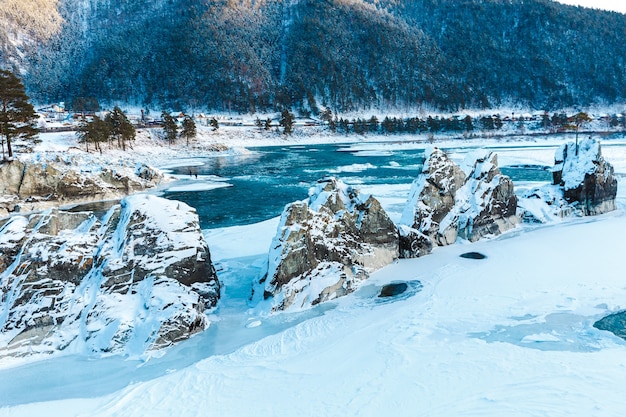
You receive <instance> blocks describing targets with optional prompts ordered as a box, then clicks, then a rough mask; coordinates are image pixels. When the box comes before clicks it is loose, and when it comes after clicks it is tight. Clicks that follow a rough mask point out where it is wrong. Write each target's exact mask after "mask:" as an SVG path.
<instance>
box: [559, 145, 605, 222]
mask: <svg viewBox="0 0 626 417" xmlns="http://www.w3.org/2000/svg"><path fill="white" fill-rule="evenodd" d="M554 159H555V162H554V168H553V170H552V175H553V184H555V185H558V186H560V187H561V189H562V190H563V197H564V198H565V200H567V202H569V203H570V204H574V205H575V206H576V208H578V209H580V210H581V211H582V214H583V215H585V216H589V215H597V214H602V213H607V212H609V211H613V210H615V196H616V195H617V179H616V178H615V176H614V171H613V166H612V165H611V164H610V163H609V162H607V161H606V160H605V159H604V157H603V156H602V152H601V150H600V142H598V141H596V140H595V139H592V138H589V139H584V140H582V141H580V143H579V144H578V145H576V144H575V143H573V142H570V143H566V144H563V145H561V146H559V148H558V149H557V151H556V154H555V157H554Z"/></svg>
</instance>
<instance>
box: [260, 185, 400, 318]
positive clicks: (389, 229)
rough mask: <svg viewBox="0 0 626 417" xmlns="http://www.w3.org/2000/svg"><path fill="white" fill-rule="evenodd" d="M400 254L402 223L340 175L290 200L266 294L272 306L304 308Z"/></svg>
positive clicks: (349, 286) (350, 285)
mask: <svg viewBox="0 0 626 417" xmlns="http://www.w3.org/2000/svg"><path fill="white" fill-rule="evenodd" d="M396 258H398V229H397V227H396V226H395V224H394V223H393V222H392V221H391V219H390V218H389V217H388V216H387V214H386V213H385V211H384V210H383V209H382V207H381V206H380V203H379V202H378V200H376V199H375V198H374V197H372V196H361V195H360V194H359V192H358V191H357V190H356V189H354V188H352V187H350V186H347V185H346V184H344V183H342V182H341V181H338V180H337V179H335V178H330V179H327V180H323V181H321V182H320V183H319V185H318V186H317V187H315V188H313V189H312V190H311V192H310V197H309V199H308V200H306V201H299V202H295V203H291V204H289V205H288V206H287V207H286V208H285V210H284V212H283V214H282V217H281V220H280V224H279V227H278V231H277V234H276V236H275V237H274V240H273V242H272V248H271V251H270V256H269V266H268V273H267V277H266V278H265V285H264V293H265V298H270V297H273V309H274V310H284V309H287V308H290V307H292V306H293V307H294V308H305V307H307V306H310V305H315V304H318V303H320V302H323V301H327V300H330V299H333V298H336V297H340V296H342V295H345V294H348V293H350V292H352V291H354V290H355V289H356V287H357V285H358V283H359V282H360V281H362V280H364V279H366V278H368V276H369V272H370V271H372V270H376V269H379V268H382V267H383V266H385V265H388V264H389V263H391V262H393V261H394V260H395V259H396Z"/></svg>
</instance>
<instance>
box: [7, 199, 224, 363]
mask: <svg viewBox="0 0 626 417" xmlns="http://www.w3.org/2000/svg"><path fill="white" fill-rule="evenodd" d="M0 252H2V254H3V256H2V257H0V299H1V303H0V357H2V356H23V355H28V354H36V353H54V352H57V351H59V350H62V349H67V350H68V351H71V352H81V353H93V352H96V353H103V352H110V353H121V354H126V355H131V356H137V355H141V354H143V353H144V352H145V351H146V350H147V349H158V348H161V347H165V346H168V345H170V344H172V343H174V342H176V341H179V340H182V339H185V338H188V337H190V336H191V335H192V334H194V333H196V332H199V331H201V330H203V329H205V328H206V327H207V326H208V325H209V322H208V319H207V317H206V316H205V314H204V312H205V310H206V309H207V308H210V307H213V306H215V305H216V303H217V300H218V298H219V291H220V286H219V282H218V280H217V277H216V274H215V270H214V268H213V265H212V263H211V259H210V254H209V249H208V247H207V244H206V242H205V241H204V238H203V236H202V233H201V230H200V227H199V223H198V217H197V215H196V213H195V210H194V209H193V208H191V207H189V206H187V205H186V204H184V203H180V202H177V201H169V200H165V199H162V198H159V197H155V196H148V195H136V196H132V197H128V198H126V199H124V200H122V201H121V203H120V204H119V205H116V206H114V207H113V208H111V209H110V210H109V211H108V213H107V214H106V215H105V216H104V217H103V218H102V219H97V218H96V217H95V216H94V215H93V214H92V213H90V212H81V213H69V212H63V211H59V210H57V209H51V210H48V211H47V212H45V213H42V214H33V215H30V216H29V217H25V216H17V215H16V216H13V217H11V218H8V219H5V220H2V221H0Z"/></svg>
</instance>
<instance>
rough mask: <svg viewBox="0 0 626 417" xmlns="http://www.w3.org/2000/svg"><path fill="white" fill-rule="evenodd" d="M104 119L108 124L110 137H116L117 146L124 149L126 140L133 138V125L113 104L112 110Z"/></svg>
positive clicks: (134, 133)
mask: <svg viewBox="0 0 626 417" xmlns="http://www.w3.org/2000/svg"><path fill="white" fill-rule="evenodd" d="M104 120H105V122H106V123H107V124H108V125H109V129H110V137H111V138H113V139H116V140H117V146H118V147H120V148H122V150H124V151H125V150H126V142H130V141H131V140H135V135H136V132H135V127H134V126H133V125H132V123H130V121H129V120H128V118H127V117H126V115H125V114H124V112H123V111H122V109H120V108H119V107H118V106H115V107H114V108H113V111H112V112H111V113H109V114H107V116H106V118H105V119H104ZM131 148H132V146H131Z"/></svg>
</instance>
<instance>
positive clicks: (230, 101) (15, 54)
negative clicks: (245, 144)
mask: <svg viewBox="0 0 626 417" xmlns="http://www.w3.org/2000/svg"><path fill="white" fill-rule="evenodd" d="M37 1H39V0H27V1H26V3H29V2H35V3H36V2H37ZM9 3H10V2H9ZM46 4H48V5H49V4H53V5H56V8H57V11H58V15H54V16H55V17H54V19H53V21H48V22H46V19H48V20H50V17H49V16H50V13H44V15H43V16H39V17H37V16H35V17H33V19H34V21H37V22H38V24H37V25H33V26H32V27H34V29H29V30H27V31H25V32H24V29H23V28H24V27H25V26H24V25H19V24H18V25H15V24H13V25H11V24H8V23H12V22H13V23H15V22H14V21H15V19H16V17H15V16H12V15H11V14H10V13H3V11H2V10H1V9H0V19H1V20H4V21H5V23H6V22H8V23H7V24H4V25H2V26H1V27H3V28H6V29H0V32H2V31H3V30H4V33H0V43H1V45H0V53H1V54H2V55H1V56H0V67H3V68H8V69H11V70H18V71H19V72H20V73H21V74H22V77H23V80H24V83H25V85H26V87H27V90H28V93H29V95H30V96H31V97H32V98H33V100H35V101H37V102H56V101H65V102H66V103H69V104H70V105H71V103H74V102H77V103H78V102H80V103H84V102H85V101H94V99H95V101H96V102H100V103H105V104H106V103H109V104H111V103H119V102H123V103H131V104H136V105H140V106H145V107H147V108H153V109H161V108H172V109H181V110H184V109H188V108H193V109H210V110H215V111H238V112H255V111H276V110H280V109H283V108H292V109H294V110H299V111H303V112H312V113H316V112H317V111H319V110H320V109H321V108H322V107H324V108H330V109H332V110H333V111H338V112H345V111H352V110H365V109H370V108H418V107H420V106H428V107H430V108H437V109H442V110H457V109H461V108H492V107H498V106H504V105H520V106H527V107H529V108H534V109H543V110H546V111H551V110H555V109H560V108H564V107H570V106H587V105H592V104H613V103H620V102H623V101H624V99H626V62H625V61H626V15H622V14H619V13H613V12H605V11H599V10H591V9H584V8H578V7H572V6H565V5H562V4H559V3H556V2H553V1H550V0H412V1H411V0H299V1H293V0H217V1H206V0H135V1H127V0H58V1H53V2H47V3H46ZM46 16H48V17H46ZM58 16H60V18H58ZM37 19H40V20H39V21H38V20H37ZM46 23H47V24H46ZM28 27H31V26H28ZM20 28H22V29H20ZM40 28H44V29H45V30H44V29H40ZM20 31H21V32H20Z"/></svg>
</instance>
